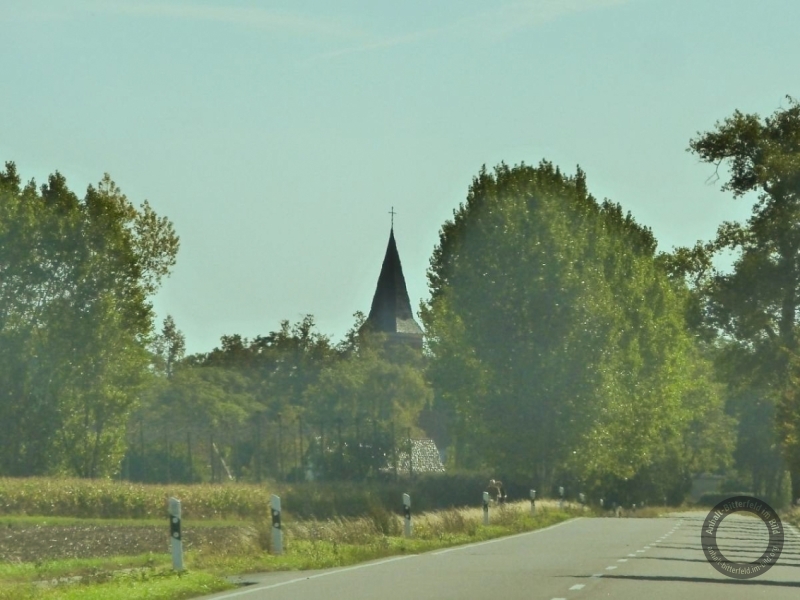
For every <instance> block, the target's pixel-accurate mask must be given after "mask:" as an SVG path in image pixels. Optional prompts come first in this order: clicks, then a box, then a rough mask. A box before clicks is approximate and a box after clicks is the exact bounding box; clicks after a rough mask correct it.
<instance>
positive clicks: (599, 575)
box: [592, 573, 603, 577]
mask: <svg viewBox="0 0 800 600" xmlns="http://www.w3.org/2000/svg"><path fill="white" fill-rule="evenodd" d="M602 576H603V574H602V573H595V574H594V575H592V577H602Z"/></svg>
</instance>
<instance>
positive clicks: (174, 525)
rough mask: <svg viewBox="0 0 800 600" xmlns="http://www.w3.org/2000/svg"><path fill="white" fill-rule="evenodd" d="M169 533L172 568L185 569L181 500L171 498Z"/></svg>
mask: <svg viewBox="0 0 800 600" xmlns="http://www.w3.org/2000/svg"><path fill="white" fill-rule="evenodd" d="M169 533H170V536H169V537H170V539H171V540H172V568H173V569H175V570H176V571H183V540H181V501H180V500H178V499H177V498H170V499H169Z"/></svg>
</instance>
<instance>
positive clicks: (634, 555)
mask: <svg viewBox="0 0 800 600" xmlns="http://www.w3.org/2000/svg"><path fill="white" fill-rule="evenodd" d="M628 556H636V555H635V554H628Z"/></svg>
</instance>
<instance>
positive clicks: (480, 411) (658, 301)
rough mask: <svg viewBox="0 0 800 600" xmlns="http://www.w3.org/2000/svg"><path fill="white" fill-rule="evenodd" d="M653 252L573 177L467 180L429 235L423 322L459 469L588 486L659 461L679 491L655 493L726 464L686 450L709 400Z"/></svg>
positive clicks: (541, 168) (677, 289)
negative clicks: (460, 199)
mask: <svg viewBox="0 0 800 600" xmlns="http://www.w3.org/2000/svg"><path fill="white" fill-rule="evenodd" d="M655 249H656V242H655V239H654V237H653V235H652V233H651V231H650V230H649V229H647V228H645V227H642V226H640V225H639V224H637V223H636V222H635V221H634V219H633V218H632V217H631V216H630V215H629V214H628V215H625V214H623V212H622V209H621V208H620V207H619V206H618V205H616V204H613V203H611V202H609V201H605V202H603V203H598V202H597V201H596V200H595V199H594V198H593V197H592V196H591V195H590V194H589V192H588V190H587V185H586V177H585V174H584V173H583V171H581V170H580V169H578V171H577V173H576V174H575V175H573V176H568V175H565V174H563V173H562V172H561V171H560V170H559V169H558V168H557V167H554V166H553V165H552V164H551V163H548V162H542V163H541V164H540V165H538V166H537V167H532V166H528V165H524V164H522V165H519V166H516V167H508V166H507V165H504V164H501V165H500V166H498V167H497V168H496V169H495V170H494V172H488V171H487V170H486V169H483V170H482V171H481V172H480V173H479V174H478V176H477V177H476V178H475V179H474V180H473V182H472V185H471V187H470V190H469V193H468V196H467V200H466V202H465V203H464V204H462V205H461V206H459V208H458V209H457V210H456V211H455V213H454V218H453V220H451V221H448V222H447V223H445V225H444V226H443V228H442V231H441V234H440V242H439V244H438V246H437V247H436V249H435V251H434V254H433V258H432V259H431V267H430V270H429V273H428V280H429V286H430V291H431V300H430V302H429V303H427V304H426V305H424V306H423V309H422V318H423V321H424V323H425V326H426V330H427V334H428V342H429V347H430V352H431V354H432V364H431V369H430V373H431V379H432V381H433V384H434V389H435V390H436V393H437V394H438V395H440V396H441V397H442V398H444V399H445V401H446V402H448V403H449V404H450V405H452V406H453V407H454V408H455V412H456V415H457V420H458V438H459V443H458V447H459V450H458V451H460V452H461V456H462V460H464V461H465V462H469V461H472V462H473V463H474V461H476V460H483V461H484V462H488V463H489V464H490V465H491V466H493V467H495V468H498V469H504V470H505V472H512V473H519V474H528V475H533V476H535V477H537V478H538V480H539V481H540V482H541V483H540V484H549V483H552V482H553V481H554V477H556V476H559V477H562V478H565V477H575V478H578V479H580V480H582V481H583V482H584V483H586V484H588V485H595V486H601V485H604V482H608V481H610V480H626V479H628V480H630V479H632V478H635V477H636V476H637V474H638V473H641V472H643V471H644V470H645V469H648V468H650V469H653V468H655V466H656V465H658V464H659V463H666V462H668V461H671V463H673V464H676V465H677V467H676V468H675V469H672V472H674V473H675V477H676V478H677V479H679V480H680V481H678V482H676V481H671V482H666V481H665V482H663V484H664V485H670V484H674V485H682V486H685V484H686V482H685V478H686V475H687V472H688V470H689V469H690V463H691V462H692V460H694V461H695V462H694V464H692V465H691V468H693V469H699V468H705V467H708V466H711V465H713V464H718V463H720V462H724V460H725V453H726V449H725V448H724V447H723V448H720V447H717V448H715V449H714V450H713V451H710V452H709V451H702V452H701V451H700V447H701V446H703V445H704V444H702V443H700V442H699V441H698V439H697V438H698V436H700V434H701V432H702V431H703V429H704V425H703V423H704V420H706V421H711V420H713V421H715V422H717V423H718V422H720V421H719V419H717V418H716V417H717V416H719V411H720V407H721V401H720V399H719V396H718V395H717V391H716V388H715V387H714V386H713V385H712V384H711V382H710V380H709V373H708V372H707V369H705V368H704V367H703V366H702V365H703V364H707V363H705V361H704V359H703V357H702V356H701V353H700V351H699V349H698V348H697V346H696V344H695V343H694V341H693V339H692V336H691V335H690V333H689V332H688V328H687V326H686V322H685V315H686V302H687V298H688V295H687V293H686V288H685V286H684V285H683V284H676V283H674V282H672V281H670V279H669V277H668V276H667V273H666V272H665V270H664V269H663V268H662V267H661V266H660V265H659V262H658V261H657V260H656V257H655ZM698 365H699V366H698ZM712 413H713V414H715V419H706V417H708V416H709V415H711V414H712ZM723 420H724V419H723ZM693 436H694V437H693ZM692 440H694V441H692ZM712 446H713V444H712ZM478 457H480V458H478ZM662 491H663V490H662ZM659 493H660V492H659ZM659 498H660V496H659Z"/></svg>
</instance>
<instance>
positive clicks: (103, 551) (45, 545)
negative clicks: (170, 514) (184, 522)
mask: <svg viewBox="0 0 800 600" xmlns="http://www.w3.org/2000/svg"><path fill="white" fill-rule="evenodd" d="M249 533H250V532H249V531H248V528H246V527H200V528H197V529H193V528H184V529H183V532H182V537H183V542H184V549H186V550H191V549H192V548H203V549H209V550H211V549H213V550H216V551H220V552H225V551H227V550H228V549H234V548H236V547H239V546H241V545H242V543H251V539H252V537H251V535H249ZM148 552H153V553H159V554H162V553H167V552H170V541H169V529H168V527H166V526H165V527H157V526H152V527H150V526H133V527H125V526H120V525H113V526H111V525H110V526H106V525H69V526H61V525H46V526H43V525H13V526H9V525H4V526H2V529H0V562H38V561H42V560H54V559H66V558H101V557H109V556H133V555H137V554H146V553H148Z"/></svg>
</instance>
